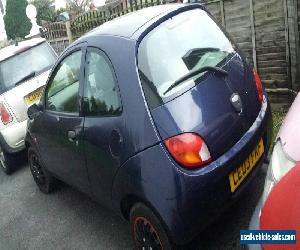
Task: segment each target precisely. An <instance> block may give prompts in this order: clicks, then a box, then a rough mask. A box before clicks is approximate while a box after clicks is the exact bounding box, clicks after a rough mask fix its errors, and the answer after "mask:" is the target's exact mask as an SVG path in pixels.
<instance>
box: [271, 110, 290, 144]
mask: <svg viewBox="0 0 300 250" xmlns="http://www.w3.org/2000/svg"><path fill="white" fill-rule="evenodd" d="M272 114H273V138H272V145H271V149H272V148H273V146H274V145H273V144H274V142H275V139H276V136H277V134H278V132H279V129H280V127H281V124H282V122H283V120H284V118H285V116H286V114H287V110H286V109H285V108H281V109H277V110H274V111H272Z"/></svg>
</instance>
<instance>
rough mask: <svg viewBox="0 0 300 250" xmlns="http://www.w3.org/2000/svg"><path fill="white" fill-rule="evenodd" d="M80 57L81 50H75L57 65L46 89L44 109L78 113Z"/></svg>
mask: <svg viewBox="0 0 300 250" xmlns="http://www.w3.org/2000/svg"><path fill="white" fill-rule="evenodd" d="M81 57H82V52H81V50H80V51H76V52H74V53H73V54H71V55H69V56H67V57H66V58H65V59H64V60H63V61H62V62H61V63H60V64H59V65H58V66H57V68H56V70H55V71H54V74H53V75H52V77H51V80H50V84H49V85H48V88H47V91H46V110H49V111H55V112H62V113H71V114H78V113H79V101H78V100H79V93H78V92H79V79H80V66H81Z"/></svg>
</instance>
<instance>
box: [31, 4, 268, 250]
mask: <svg viewBox="0 0 300 250" xmlns="http://www.w3.org/2000/svg"><path fill="white" fill-rule="evenodd" d="M28 116H29V118H30V121H29V124H28V133H27V137H26V145H27V148H28V159H29V165H30V169H31V172H32V175H33V178H34V180H35V182H36V183H37V185H38V187H39V188H40V190H41V191H42V192H45V193H49V192H50V191H51V190H53V188H55V183H56V182H55V181H56V180H57V179H59V180H62V181H64V182H66V183H68V184H69V185H72V186H74V187H76V188H77V189H79V190H80V191H82V192H84V193H86V194H87V195H89V196H91V197H92V198H93V199H95V200H97V201H98V202H99V203H101V204H103V205H104V206H107V207H108V208H110V209H111V210H113V211H115V212H117V213H119V214H120V215H122V216H123V217H124V218H126V219H128V220H129V221H130V226H131V231H132V236H133V240H134V244H135V246H136V248H137V249H174V248H176V247H177V246H182V245H184V244H186V243H188V242H189V241H191V240H192V239H193V238H194V237H195V236H196V235H198V234H199V233H200V232H201V230H204V229H205V227H207V226H208V225H209V224H210V223H211V222H212V221H213V220H214V219H216V217H218V216H219V215H220V214H221V213H222V212H223V211H224V210H225V209H226V208H228V207H229V206H230V205H231V204H232V203H233V202H234V201H236V200H237V199H238V198H239V197H240V196H241V194H242V193H243V192H244V191H245V189H246V188H247V187H248V186H249V183H250V182H251V181H252V180H254V179H255V176H256V173H257V171H258V170H259V168H260V165H261V164H262V162H263V161H264V158H265V156H266V155H267V152H268V149H269V145H270V138H271V136H270V131H271V130H270V125H271V113H270V105H269V103H268V99H267V97H266V94H265V91H264V88H263V86H262V83H261V80H260V78H259V76H258V74H257V73H256V72H255V71H254V70H253V68H252V67H251V66H250V65H249V64H248V63H247V62H246V60H245V58H244V57H243V56H242V55H241V54H240V53H239V52H238V50H237V48H236V46H235V45H234V44H233V43H232V41H231V40H230V39H229V38H228V37H227V35H226V34H225V33H224V32H223V31H222V29H221V28H220V27H219V26H218V25H217V24H216V23H215V22H214V21H213V19H212V18H211V16H210V14H208V13H207V11H206V10H205V8H204V7H203V6H202V5H198V4H191V5H181V4H174V5H164V6H156V7H151V8H146V9H143V10H140V11H137V12H134V13H132V14H128V15H126V16H124V17H120V18H118V19H115V20H113V21H110V22H107V23H105V24H103V25H101V26H100V27H99V28H96V29H95V30H93V31H91V32H90V33H88V34H87V35H85V36H83V37H82V38H80V39H79V40H77V41H76V42H75V43H73V44H72V45H71V46H70V47H69V48H68V49H66V51H65V52H64V53H63V54H62V55H61V56H60V58H59V60H58V61H57V63H56V65H55V66H54V68H53V70H52V73H51V74H50V77H49V79H48V82H47V85H46V87H45V90H44V94H43V97H42V99H41V102H40V103H39V104H36V105H33V106H32V107H31V108H30V109H29V111H28Z"/></svg>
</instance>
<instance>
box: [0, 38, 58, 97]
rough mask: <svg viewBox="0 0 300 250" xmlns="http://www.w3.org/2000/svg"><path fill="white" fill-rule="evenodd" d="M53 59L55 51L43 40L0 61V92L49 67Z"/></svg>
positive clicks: (53, 61) (54, 59)
mask: <svg viewBox="0 0 300 250" xmlns="http://www.w3.org/2000/svg"><path fill="white" fill-rule="evenodd" d="M55 61H56V55H55V53H54V52H53V50H52V49H51V47H50V46H49V44H47V43H46V42H44V43H41V44H39V45H37V46H34V47H31V48H29V49H27V50H24V51H21V52H20V53H18V54H16V55H14V56H13V57H10V58H8V59H6V60H5V61H2V62H0V92H1V93H3V92H5V91H7V90H9V89H11V88H13V87H15V86H16V85H18V84H19V83H22V79H26V80H29V79H30V78H32V77H34V76H37V75H39V74H41V73H43V72H44V71H46V70H49V69H51V67H52V66H53V64H54V63H55Z"/></svg>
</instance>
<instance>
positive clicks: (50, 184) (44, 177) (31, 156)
mask: <svg viewBox="0 0 300 250" xmlns="http://www.w3.org/2000/svg"><path fill="white" fill-rule="evenodd" d="M28 163H29V167H30V171H31V174H32V176H33V179H34V181H35V183H36V184H37V186H38V187H39V189H40V190H41V191H42V192H43V193H45V194H49V193H51V191H52V190H53V189H54V186H55V179H54V177H52V176H51V175H50V173H49V172H48V171H47V170H46V169H45V167H44V166H43V164H42V162H41V160H40V157H39V155H38V153H37V152H36V151H35V150H34V149H32V148H29V150H28Z"/></svg>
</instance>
